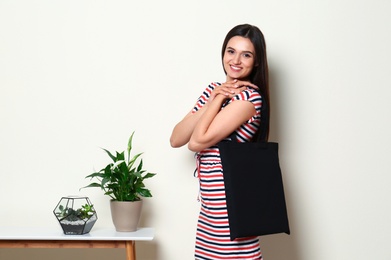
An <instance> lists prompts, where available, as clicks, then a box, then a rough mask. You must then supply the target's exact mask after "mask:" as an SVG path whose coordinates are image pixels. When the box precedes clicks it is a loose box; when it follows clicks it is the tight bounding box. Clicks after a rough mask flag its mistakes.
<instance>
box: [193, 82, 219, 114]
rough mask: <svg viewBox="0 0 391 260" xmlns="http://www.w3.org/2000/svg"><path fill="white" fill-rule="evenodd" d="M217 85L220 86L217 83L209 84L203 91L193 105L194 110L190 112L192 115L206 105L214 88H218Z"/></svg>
mask: <svg viewBox="0 0 391 260" xmlns="http://www.w3.org/2000/svg"><path fill="white" fill-rule="evenodd" d="M219 85H220V83H218V82H213V83H211V84H209V86H208V87H207V88H206V89H205V90H204V92H202V94H201V96H200V97H199V98H198V99H197V102H196V104H195V105H194V108H193V110H192V113H193V114H194V113H195V112H197V111H198V110H200V109H201V108H202V107H203V106H204V105H205V104H206V102H208V99H209V97H210V94H211V93H212V91H213V90H214V89H215V87H216V86H219Z"/></svg>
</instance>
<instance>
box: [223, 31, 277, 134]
mask: <svg viewBox="0 0 391 260" xmlns="http://www.w3.org/2000/svg"><path fill="white" fill-rule="evenodd" d="M235 36H241V37H244V38H248V39H249V40H250V41H251V42H252V44H253V45H254V50H255V63H254V64H255V66H254V68H253V70H252V71H251V74H250V81H251V82H252V83H253V84H255V85H257V86H258V87H259V92H260V94H261V96H262V107H264V106H267V108H268V109H267V110H262V113H263V114H262V117H264V118H267V122H265V123H266V124H267V126H266V133H265V134H266V140H267V138H268V136H269V116H270V98H269V67H268V63H267V55H266V42H265V38H264V36H263V33H262V32H261V30H259V28H258V27H256V26H254V25H250V24H240V25H237V26H235V27H234V28H232V29H231V30H230V31H229V32H228V34H227V35H226V36H225V40H224V42H223V47H222V50H221V59H223V58H224V54H225V49H226V48H227V44H228V41H229V40H230V39H231V38H232V37H235ZM223 68H224V65H223ZM224 72H225V74H227V72H226V71H225V69H224ZM264 113H266V114H264Z"/></svg>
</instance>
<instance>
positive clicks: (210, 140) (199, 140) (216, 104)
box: [188, 95, 226, 151]
mask: <svg viewBox="0 0 391 260" xmlns="http://www.w3.org/2000/svg"><path fill="white" fill-rule="evenodd" d="M225 99H226V98H225V97H224V96H223V95H218V96H217V97H216V98H215V99H213V101H212V102H210V103H209V106H208V109H206V110H205V111H204V113H203V114H202V116H201V117H200V118H199V120H198V122H197V124H196V125H195V126H194V130H193V132H192V134H191V136H190V140H189V145H188V147H189V149H190V150H192V151H200V150H202V149H204V148H205V146H210V145H213V144H214V141H215V139H216V136H217V135H216V133H214V132H213V130H211V129H210V125H211V124H212V122H213V120H214V119H215V117H216V116H217V114H218V113H219V112H220V110H221V106H222V104H223V102H224V101H225Z"/></svg>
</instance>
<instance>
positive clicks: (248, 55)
mask: <svg viewBox="0 0 391 260" xmlns="http://www.w3.org/2000/svg"><path fill="white" fill-rule="evenodd" d="M243 56H244V57H245V58H252V57H253V55H252V54H251V53H244V54H243Z"/></svg>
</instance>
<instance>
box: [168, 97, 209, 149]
mask: <svg viewBox="0 0 391 260" xmlns="http://www.w3.org/2000/svg"><path fill="white" fill-rule="evenodd" d="M207 107H208V104H206V105H205V106H204V107H202V108H201V109H200V110H198V111H197V112H195V113H192V112H190V113H189V114H187V115H186V116H185V117H184V118H183V119H182V120H181V121H180V122H179V123H178V124H177V125H176V126H175V127H174V129H173V131H172V134H171V137H170V144H171V146H172V147H181V146H183V145H185V144H187V143H188V142H189V140H190V137H191V135H192V134H193V131H194V128H195V126H196V125H197V123H198V121H199V119H200V118H201V116H202V115H203V113H204V111H205V110H206V109H207Z"/></svg>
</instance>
